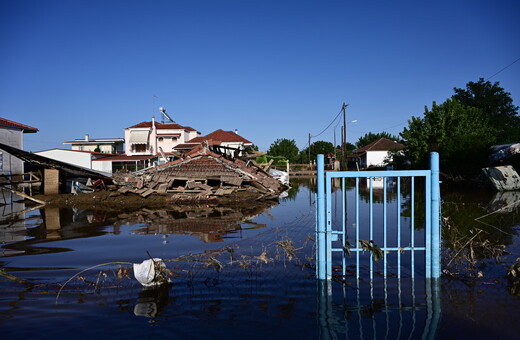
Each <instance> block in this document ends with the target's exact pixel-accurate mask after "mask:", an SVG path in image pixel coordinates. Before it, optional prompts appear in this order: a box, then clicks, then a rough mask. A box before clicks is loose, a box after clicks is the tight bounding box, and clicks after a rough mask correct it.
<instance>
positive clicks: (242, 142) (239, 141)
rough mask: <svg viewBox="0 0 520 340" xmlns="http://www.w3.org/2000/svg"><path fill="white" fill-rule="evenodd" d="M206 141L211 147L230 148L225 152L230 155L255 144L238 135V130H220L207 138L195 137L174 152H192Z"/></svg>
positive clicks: (177, 147) (180, 145)
mask: <svg viewBox="0 0 520 340" xmlns="http://www.w3.org/2000/svg"><path fill="white" fill-rule="evenodd" d="M204 141H207V142H210V144H211V145H218V146H223V147H225V148H229V149H224V150H223V151H225V153H226V154H228V155H232V154H233V153H234V151H235V150H233V149H238V150H244V149H245V148H246V147H248V146H252V145H253V143H251V142H250V141H248V140H247V139H245V138H244V137H242V136H240V135H239V134H238V130H235V131H224V130H222V129H218V130H216V131H213V132H212V133H210V134H208V135H206V136H200V137H195V138H193V139H191V140H189V141H188V142H187V143H184V144H179V145H177V146H176V147H175V148H174V150H176V151H186V150H191V149H192V148H193V147H194V146H196V145H199V144H201V143H203V142H204ZM241 153H242V151H240V154H241Z"/></svg>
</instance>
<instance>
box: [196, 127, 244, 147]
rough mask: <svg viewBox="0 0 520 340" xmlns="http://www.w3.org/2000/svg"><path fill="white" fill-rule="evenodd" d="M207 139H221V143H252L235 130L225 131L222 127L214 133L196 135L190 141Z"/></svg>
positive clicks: (198, 141) (197, 141)
mask: <svg viewBox="0 0 520 340" xmlns="http://www.w3.org/2000/svg"><path fill="white" fill-rule="evenodd" d="M205 140H214V141H219V142H221V143H240V142H241V143H246V144H252V143H251V142H250V141H248V140H247V139H245V138H244V137H242V136H240V135H239V134H238V133H236V132H234V131H224V130H222V129H218V130H216V131H213V132H212V133H210V134H208V135H206V136H201V137H195V138H193V139H191V140H189V141H188V143H202V142H203V141H205Z"/></svg>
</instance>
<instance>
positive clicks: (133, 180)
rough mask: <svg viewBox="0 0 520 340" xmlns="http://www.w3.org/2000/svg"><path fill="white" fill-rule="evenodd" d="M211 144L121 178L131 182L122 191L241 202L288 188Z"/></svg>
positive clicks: (252, 165)
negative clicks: (232, 198) (233, 199)
mask: <svg viewBox="0 0 520 340" xmlns="http://www.w3.org/2000/svg"><path fill="white" fill-rule="evenodd" d="M209 144H210V143H208V142H204V143H202V144H199V145H196V146H194V147H193V148H192V149H191V150H190V151H188V152H186V153H185V155H184V157H183V158H180V159H177V160H175V161H173V162H168V163H166V164H162V165H159V166H157V167H155V168H152V169H147V170H145V171H144V172H142V173H141V174H140V175H135V174H134V175H129V176H133V177H126V178H120V179H118V180H119V181H120V182H121V183H123V182H127V183H128V185H126V186H124V187H122V188H121V189H120V191H121V192H123V193H127V192H133V193H136V194H139V195H141V196H143V197H146V196H148V195H151V194H153V193H173V194H174V195H173V197H172V200H173V201H182V200H190V201H193V200H196V201H211V200H215V199H217V198H218V197H223V196H229V195H231V194H233V197H234V198H235V199H239V200H242V199H255V200H262V199H275V198H278V196H279V194H280V193H281V192H283V191H285V190H287V189H288V187H287V186H286V185H283V184H282V183H280V182H279V181H278V180H276V179H274V178H273V177H272V176H271V175H269V174H268V173H267V172H265V171H264V170H262V169H261V168H260V167H258V166H256V165H255V164H254V163H253V162H251V161H247V162H246V161H244V160H241V159H239V158H232V157H230V156H229V155H227V154H226V153H225V152H224V153H222V154H219V153H217V152H215V151H217V150H216V149H215V147H217V148H218V146H219V145H217V146H212V145H209ZM212 150H213V151H212ZM116 180H117V179H116ZM121 183H120V184H121Z"/></svg>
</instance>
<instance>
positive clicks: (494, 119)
mask: <svg viewBox="0 0 520 340" xmlns="http://www.w3.org/2000/svg"><path fill="white" fill-rule="evenodd" d="M453 90H454V91H455V95H454V96H453V97H454V98H455V99H457V100H458V101H459V102H461V103H462V104H464V105H467V106H472V107H476V108H479V109H480V110H481V115H480V117H479V119H481V120H484V121H485V122H486V124H488V125H489V126H490V127H492V128H493V129H494V131H495V135H496V136H497V140H496V143H498V144H506V143H516V142H518V141H520V117H519V116H518V106H515V105H514V104H513V98H511V94H510V93H509V92H505V91H504V89H503V88H502V87H500V84H499V82H496V83H494V84H493V83H491V82H489V81H486V80H484V79H483V78H480V79H479V81H477V82H473V81H470V82H469V83H467V84H466V88H465V89H462V88H456V87H455V88H453Z"/></svg>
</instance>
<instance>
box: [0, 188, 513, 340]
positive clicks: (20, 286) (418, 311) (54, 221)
mask: <svg viewBox="0 0 520 340" xmlns="http://www.w3.org/2000/svg"><path fill="white" fill-rule="evenodd" d="M292 184H293V189H292V190H291V192H290V193H289V196H288V197H286V198H283V199H280V202H279V203H275V202H273V203H271V204H260V205H257V204H251V205H250V206H246V207H240V208H232V207H215V206H213V207H211V206H189V207H164V208H162V209H153V210H152V209H138V210H135V209H134V210H132V211H126V210H124V209H122V210H121V211H103V210H96V211H94V210H73V209H58V208H54V209H40V210H35V211H31V212H28V213H24V214H20V215H18V216H15V215H14V214H13V211H23V210H24V209H25V208H26V207H25V206H24V205H23V204H21V203H14V204H13V205H12V206H11V205H9V206H4V207H3V220H2V222H1V225H0V237H1V240H2V248H1V258H0V269H1V270H2V276H0V329H1V330H2V334H3V336H5V337H7V338H20V337H23V336H30V337H31V338H56V337H59V336H68V337H70V336H80V337H81V338H87V337H90V338H99V337H103V338H123V337H124V338H163V337H173V338H176V339H202V338H208V337H212V338H217V339H218V338H245V337H247V338H251V339H265V338H266V337H272V338H273V337H274V338H301V339H318V338H322V339H330V338H337V337H348V338H356V339H357V338H387V339H397V338H406V339H415V338H421V337H436V338H442V339H444V338H455V337H457V338H459V337H460V336H464V337H473V338H483V337H489V336H493V337H495V338H499V339H502V338H503V339H511V338H515V337H516V336H517V334H518V332H519V331H520V325H519V324H518V323H517V322H516V318H517V314H518V310H520V285H519V284H518V281H517V280H514V279H508V278H507V272H508V270H509V269H510V267H511V265H513V264H514V263H515V261H516V259H517V258H518V257H520V240H519V236H518V231H519V228H520V208H519V206H518V204H516V202H518V201H519V198H520V197H519V196H518V193H516V194H515V193H505V194H495V193H493V192H453V193H452V192H446V191H445V190H443V191H442V200H443V202H442V215H443V239H444V243H443V252H442V255H443V277H442V278H441V281H440V285H439V286H438V287H437V288H438V292H436V291H435V287H433V290H432V285H431V283H430V282H426V281H425V280H424V279H423V278H422V276H421V275H419V274H417V275H416V276H415V278H414V279H412V278H411V277H410V275H408V273H406V272H405V273H404V275H403V276H402V278H401V279H398V278H395V277H390V278H388V279H387V280H383V279H382V277H381V275H380V271H381V263H375V264H374V266H375V267H374V268H375V271H374V273H375V274H374V278H373V279H372V280H370V279H369V277H368V276H367V275H366V273H367V270H366V266H365V265H363V268H362V271H361V272H362V278H361V279H360V280H356V278H355V268H354V267H353V266H352V263H349V264H348V270H347V271H346V272H347V274H346V275H345V276H342V275H341V276H336V278H337V280H336V281H333V282H331V283H330V284H324V283H319V282H317V281H316V280H315V278H314V273H315V262H314V251H315V243H314V238H315V235H314V228H315V212H314V211H315V206H314V204H315V202H314V201H315V197H314V193H313V192H314V188H315V186H314V184H313V183H312V181H310V180H297V181H293V183H292ZM338 190H339V191H338ZM377 190H378V189H376V188H374V194H375V195H377V194H378V191H377ZM346 192H347V199H349V195H350V193H351V188H350V187H348V186H347V188H346ZM335 195H342V192H341V188H338V189H337V191H336V192H335ZM403 195H406V193H404V194H403ZM361 197H362V202H361V204H363V205H366V204H367V201H368V200H369V197H368V196H367V195H362V196H361ZM387 200H388V201H389V202H390V203H391V204H393V205H395V204H396V197H395V196H393V195H391V194H389V195H388V196H387ZM375 202H376V205H377V204H381V202H379V203H378V202H377V199H375ZM400 202H402V203H401V204H402V209H404V210H406V209H408V208H409V207H407V204H409V202H408V201H407V199H406V197H402V199H401V200H400ZM374 211H378V209H377V208H376V209H374ZM374 218H375V219H376V220H377V216H375V217H374ZM361 223H362V221H361V222H360V224H361ZM416 228H417V230H416V235H420V234H421V230H420V227H416ZM368 255H369V254H364V255H363V256H368ZM150 256H152V257H155V258H162V259H163V260H164V263H165V265H166V268H167V270H168V275H169V276H170V279H171V281H172V283H171V284H170V285H164V286H161V287H160V288H143V287H142V286H141V285H140V284H139V283H138V282H137V281H136V280H135V278H134V276H133V271H132V263H141V262H142V261H144V260H147V259H149V258H150ZM417 265H418V266H420V261H417ZM338 272H339V271H338ZM418 273H420V268H419V269H418Z"/></svg>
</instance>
